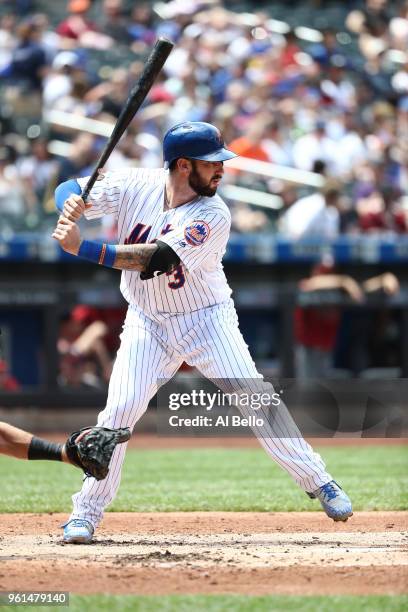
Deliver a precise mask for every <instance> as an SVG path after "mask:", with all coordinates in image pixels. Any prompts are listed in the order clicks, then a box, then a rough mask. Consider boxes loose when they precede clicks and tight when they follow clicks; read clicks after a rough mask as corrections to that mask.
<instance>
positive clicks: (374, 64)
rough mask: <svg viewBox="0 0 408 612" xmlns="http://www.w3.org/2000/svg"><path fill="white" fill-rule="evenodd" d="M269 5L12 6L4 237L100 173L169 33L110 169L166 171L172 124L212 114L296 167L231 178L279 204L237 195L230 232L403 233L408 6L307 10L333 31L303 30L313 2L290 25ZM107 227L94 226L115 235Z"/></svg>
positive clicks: (2, 97)
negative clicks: (107, 147) (103, 155)
mask: <svg viewBox="0 0 408 612" xmlns="http://www.w3.org/2000/svg"><path fill="white" fill-rule="evenodd" d="M235 4H236V3H235ZM275 4H276V5H277V6H278V4H279V8H280V11H281V12H282V10H283V3H275V2H267V3H263V2H257V3H255V2H252V3H251V2H248V3H247V6H248V8H247V12H243V11H240V12H237V11H234V9H233V8H232V7H233V6H234V3H229V2H226V3H223V2H221V1H218V0H207V1H205V0H203V1H200V0H188V1H186V0H172V1H170V2H167V3H164V2H161V3H156V4H152V3H145V2H137V3H135V2H127V1H126V0H94V1H93V2H92V1H91V0H69V1H68V2H66V1H65V0H58V1H57V2H54V3H53V4H52V6H51V5H50V3H48V2H45V1H41V0H15V1H13V2H7V1H5V0H2V1H1V2H0V14H1V17H0V79H1V88H0V90H1V92H0V129H1V145H0V210H1V218H0V232H1V234H2V235H3V236H6V237H7V235H10V234H12V233H13V232H15V231H27V230H37V231H42V232H48V230H49V228H50V226H51V225H52V223H54V220H55V213H54V204H53V191H54V188H55V186H56V185H57V184H58V183H59V182H61V181H64V180H67V179H68V178H70V177H77V176H86V175H88V174H89V173H90V171H91V169H92V167H93V164H94V162H95V160H96V159H97V157H98V156H99V153H100V151H101V149H102V147H103V145H104V142H105V139H106V136H107V134H108V133H109V130H110V129H111V125H112V124H113V123H114V122H115V120H116V118H117V117H118V115H119V113H120V111H121V109H122V107H123V103H124V102H125V100H126V98H127V95H128V92H129V89H130V87H131V86H132V84H134V82H135V81H136V79H137V76H138V75H139V74H140V72H141V69H142V67H143V62H144V60H145V58H146V55H147V53H148V52H149V50H150V49H151V47H152V44H153V43H154V41H155V40H156V38H157V37H158V36H160V35H164V36H167V37H169V38H171V39H172V40H174V41H175V42H176V47H175V49H174V50H173V52H172V53H171V55H170V57H169V59H168V61H167V63H166V65H165V68H164V70H163V72H162V74H161V76H160V77H159V79H158V80H157V82H156V84H155V85H154V86H153V88H152V90H151V92H150V94H149V96H148V99H147V101H146V103H145V104H144V106H143V107H142V109H141V111H140V112H139V114H138V115H137V117H136V119H135V120H134V121H133V123H132V125H131V127H130V128H129V129H128V131H127V134H126V135H125V137H124V138H123V139H122V141H121V143H120V144H119V146H118V147H117V148H116V150H115V152H114V154H113V155H112V156H111V158H110V159H109V162H108V164H107V169H116V168H122V167H125V166H134V165H135V166H139V165H140V166H148V167H154V166H161V165H162V152H161V142H162V137H163V133H164V132H165V131H166V129H167V128H168V127H169V126H170V125H172V124H174V123H177V122H179V121H183V120H204V121H209V122H212V123H214V124H216V125H217V126H218V127H219V128H220V129H221V131H222V132H223V134H224V137H225V140H226V142H227V143H229V144H230V146H231V148H232V149H234V150H235V151H236V152H237V153H240V154H241V155H242V156H244V157H249V158H252V159H254V160H258V161H261V162H269V163H272V164H276V165H279V166H282V167H291V168H296V169H298V170H299V173H298V174H297V175H296V182H293V181H292V182H289V180H285V174H284V173H283V174H282V172H280V173H279V176H280V178H276V177H275V176H274V173H273V171H272V172H271V171H268V172H266V171H265V172H266V174H262V173H260V172H257V173H254V172H244V171H242V170H237V169H235V170H230V171H229V172H227V173H226V176H225V183H226V184H227V185H228V183H234V184H238V185H242V186H244V187H246V188H249V189H253V190H256V191H262V192H267V193H270V194H273V195H274V196H275V199H274V202H275V206H274V207H273V208H268V209H266V208H262V207H260V206H254V205H252V204H251V202H250V201H249V202H246V201H243V202H241V201H232V200H231V199H230V200H229V203H230V205H231V208H232V213H233V229H234V230H235V231H238V232H251V231H255V232H258V231H262V232H280V233H281V235H283V236H285V237H288V238H291V239H301V238H308V237H314V238H319V239H320V238H323V239H333V238H335V237H336V236H337V235H338V234H339V233H353V234H356V233H368V232H371V233H377V234H387V235H396V234H401V233H406V232H407V228H408V198H407V193H408V191H407V188H408V169H407V168H408V163H407V162H408V71H407V68H408V52H407V49H408V2H407V1H406V0H404V1H395V2H392V3H391V2H386V0H362V1H361V2H360V1H356V2H353V1H349V2H325V1H321V2H318V1H315V2H310V3H309V4H310V7H311V11H310V12H309V16H310V19H312V20H313V18H314V16H315V18H316V22H319V23H321V18H322V15H323V16H324V15H325V11H326V10H327V14H328V15H333V14H334V13H333V11H335V10H337V13H336V14H337V15H338V18H337V20H336V23H331V24H330V23H327V24H326V25H325V26H324V27H317V26H316V27H314V24H313V23H303V22H302V21H301V20H300V13H299V21H297V11H298V10H301V7H303V8H302V11H304V7H305V6H306V5H308V3H307V2H303V3H300V4H299V3H297V2H291V3H290V6H289V5H288V6H287V12H288V20H287V21H285V20H284V19H283V18H282V19H277V18H276V14H277V13H278V11H277V8H276V7H275ZM313 7H314V10H312V9H313ZM275 9H276V10H275ZM330 11H331V12H330ZM279 14H280V13H279ZM291 20H292V21H291ZM319 20H320V21H319ZM329 21H330V20H328V22H329ZM84 119H88V120H93V121H92V122H89V121H88V123H86V125H85V124H84ZM89 130H90V131H89ZM269 170H271V168H270V169H269ZM272 170H273V169H272ZM301 171H302V172H303V174H301ZM310 173H312V174H310ZM319 184H320V185H321V187H316V185H319ZM311 185H315V186H314V187H313V186H311ZM248 199H249V200H251V198H248ZM112 223H113V222H112V220H109V219H106V220H105V221H104V222H103V225H102V227H99V226H96V227H93V228H92V230H91V231H93V232H96V233H101V232H103V233H104V234H105V235H106V236H107V237H108V238H112V237H113V236H114V234H115V227H114V224H113V225H112Z"/></svg>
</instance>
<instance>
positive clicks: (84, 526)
mask: <svg viewBox="0 0 408 612" xmlns="http://www.w3.org/2000/svg"><path fill="white" fill-rule="evenodd" d="M62 526H63V528H64V542H66V543H67V544H90V543H91V542H92V536H93V532H94V528H93V526H92V525H91V523H90V522H89V521H87V520H85V519H72V520H71V521H68V523H65V525H62Z"/></svg>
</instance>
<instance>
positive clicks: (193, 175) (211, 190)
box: [188, 159, 222, 197]
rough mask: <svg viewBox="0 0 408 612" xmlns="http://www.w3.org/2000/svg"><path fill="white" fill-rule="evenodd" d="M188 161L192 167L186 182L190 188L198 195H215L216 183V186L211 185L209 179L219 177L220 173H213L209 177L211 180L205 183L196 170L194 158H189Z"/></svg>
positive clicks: (220, 176)
mask: <svg viewBox="0 0 408 612" xmlns="http://www.w3.org/2000/svg"><path fill="white" fill-rule="evenodd" d="M190 161H191V165H192V167H193V169H192V170H191V172H190V176H189V177H188V184H189V185H190V187H191V189H192V190H193V191H195V192H196V194H197V195H200V196H207V197H212V196H213V195H215V194H216V193H217V187H218V185H217V186H216V187H211V181H212V180H213V179H215V178H220V179H221V178H222V174H218V173H216V174H214V176H212V177H211V180H210V181H209V182H207V183H206V182H205V181H204V180H203V178H202V176H201V174H200V173H199V171H198V170H197V165H196V163H195V160H194V159H191V160H190Z"/></svg>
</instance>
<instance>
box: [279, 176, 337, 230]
mask: <svg viewBox="0 0 408 612" xmlns="http://www.w3.org/2000/svg"><path fill="white" fill-rule="evenodd" d="M341 195H342V194H341V184H340V183H339V182H338V181H336V180H335V179H329V180H327V181H326V183H325V185H324V186H323V187H322V189H321V190H320V191H317V192H315V193H313V194H312V195H310V196H306V197H304V198H301V199H300V200H298V201H297V202H295V203H294V204H293V205H292V206H290V207H289V208H288V209H287V210H286V211H285V212H284V213H283V214H282V216H281V218H280V221H279V229H280V232H281V233H282V235H283V236H285V238H289V239H291V240H307V239H314V240H319V241H320V240H334V238H336V237H337V236H338V234H339V231H340V214H339V205H340V198H341Z"/></svg>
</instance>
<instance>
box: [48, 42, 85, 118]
mask: <svg viewBox="0 0 408 612" xmlns="http://www.w3.org/2000/svg"><path fill="white" fill-rule="evenodd" d="M78 74H83V67H82V62H81V59H80V57H79V56H78V54H77V53H76V52H75V51H61V52H60V53H58V54H57V55H56V56H55V58H54V60H53V62H52V66H51V68H50V69H49V70H48V72H47V74H46V76H45V78H44V81H43V110H44V111H48V110H53V109H54V108H55V105H56V104H57V103H58V101H59V100H60V98H63V97H64V96H68V95H69V94H70V93H71V91H72V87H73V79H74V77H75V76H76V75H78Z"/></svg>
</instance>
